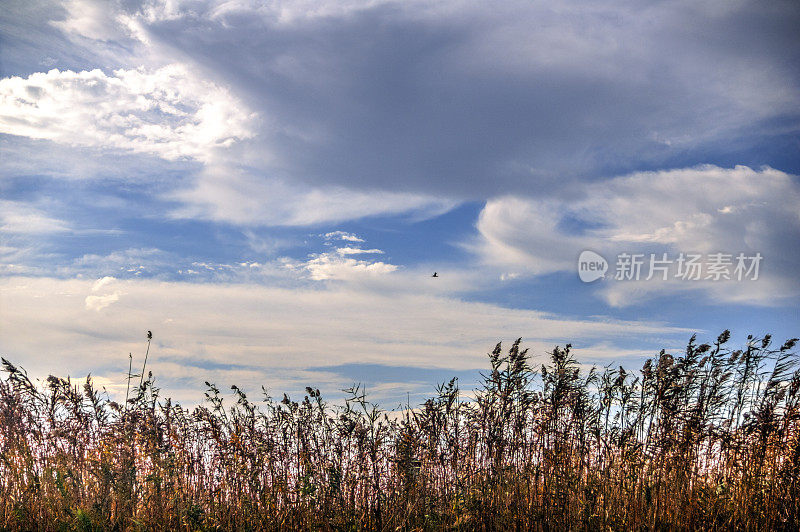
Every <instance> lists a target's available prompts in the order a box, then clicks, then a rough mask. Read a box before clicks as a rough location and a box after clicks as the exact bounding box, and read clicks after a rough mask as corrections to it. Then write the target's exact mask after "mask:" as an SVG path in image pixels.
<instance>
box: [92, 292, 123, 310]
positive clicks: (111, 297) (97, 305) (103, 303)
mask: <svg viewBox="0 0 800 532" xmlns="http://www.w3.org/2000/svg"><path fill="white" fill-rule="evenodd" d="M117 301H119V292H114V293H112V294H106V295H104V296H86V299H85V300H84V303H85V305H86V309H87V310H94V311H98V312H99V311H101V310H103V309H104V308H106V307H108V306H109V305H111V304H112V303H116V302H117Z"/></svg>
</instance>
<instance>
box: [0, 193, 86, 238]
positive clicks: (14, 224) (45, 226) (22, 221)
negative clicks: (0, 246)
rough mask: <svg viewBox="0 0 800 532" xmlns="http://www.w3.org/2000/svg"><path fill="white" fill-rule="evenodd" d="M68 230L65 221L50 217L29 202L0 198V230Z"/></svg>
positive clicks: (54, 231)
mask: <svg viewBox="0 0 800 532" xmlns="http://www.w3.org/2000/svg"><path fill="white" fill-rule="evenodd" d="M70 230H71V228H70V225H69V223H67V222H66V221H64V220H58V219H56V218H52V217H50V216H48V215H47V214H46V213H44V212H42V211H40V210H39V209H37V208H36V207H34V206H33V205H31V204H29V203H25V202H18V201H8V200H0V232H3V233H7V234H11V233H13V234H18V235H20V234H21V235H37V234H38V235H41V234H49V233H63V232H66V231H70Z"/></svg>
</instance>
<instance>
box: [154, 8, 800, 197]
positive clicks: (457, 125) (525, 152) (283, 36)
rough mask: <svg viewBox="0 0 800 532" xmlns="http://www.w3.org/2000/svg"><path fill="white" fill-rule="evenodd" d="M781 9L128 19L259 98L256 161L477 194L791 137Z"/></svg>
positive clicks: (197, 13) (793, 78) (239, 11)
mask: <svg viewBox="0 0 800 532" xmlns="http://www.w3.org/2000/svg"><path fill="white" fill-rule="evenodd" d="M325 5H327V4H325ZM796 6H797V4H796V3H793V2H772V3H769V4H755V3H746V2H719V3H702V4H697V3H689V2H685V3H684V2H660V3H657V4H653V5H651V6H647V7H643V6H642V5H640V4H635V3H627V2H618V3H615V4H611V5H607V6H605V7H601V6H598V5H596V4H594V3H577V2H573V3H565V4H561V3H558V4H555V3H551V2H548V3H530V2H524V3H521V2H520V3H517V2H503V3H500V4H491V5H489V4H486V5H485V6H483V7H476V6H473V5H462V4H453V3H451V4H437V5H428V4H424V5H423V4H417V3H403V4H382V5H377V6H374V7H370V8H364V9H355V8H346V7H339V8H336V9H334V8H331V9H330V12H329V13H327V14H315V15H309V14H308V13H307V12H305V11H304V10H303V9H302V8H297V12H296V13H292V12H291V8H285V9H283V10H282V11H281V10H278V9H271V8H268V7H265V6H263V5H250V4H249V3H247V2H242V3H238V4H236V6H235V7H229V6H226V7H214V6H211V5H207V4H205V3H202V2H192V3H190V4H185V7H179V8H177V9H173V10H171V11H169V12H167V11H164V12H163V13H161V15H163V16H161V15H160V14H159V12H157V11H156V12H153V11H151V12H150V14H149V20H148V22H146V23H145V26H144V27H145V28H146V32H147V36H148V38H149V39H151V41H152V42H154V43H157V44H159V45H161V46H163V47H166V48H164V49H168V50H169V51H170V54H172V53H175V52H176V51H177V52H178V53H179V54H180V56H181V57H183V58H184V59H186V60H190V61H194V62H195V63H196V64H197V65H199V66H200V67H201V68H203V69H204V70H205V72H206V73H208V74H209V75H211V76H213V77H214V78H215V80H216V81H217V82H224V83H225V84H227V85H228V86H230V87H231V88H232V89H233V90H234V91H236V92H237V93H238V94H239V95H240V96H241V97H243V98H245V99H246V101H248V102H249V104H250V105H251V106H252V108H253V109H255V110H257V111H259V112H260V113H261V115H262V117H263V119H264V124H265V126H264V128H265V129H264V131H263V134H262V135H261V136H260V139H261V140H262V141H263V142H264V143H265V144H264V145H263V149H268V150H269V151H270V152H271V153H273V154H274V155H275V157H276V158H275V160H274V161H273V162H272V163H271V165H270V168H269V171H270V173H271V174H272V175H280V176H281V177H283V178H287V179H291V180H304V181H307V182H310V183H312V184H337V185H345V186H348V187H353V188H358V189H387V188H388V189H393V190H398V189H399V190H404V191H422V192H429V193H435V194H444V195H447V196H450V197H461V198H480V197H486V196H488V195H492V194H496V193H499V192H516V193H523V194H530V193H542V192H543V191H547V190H552V189H554V188H555V187H557V185H559V184H563V183H564V182H565V181H567V182H568V181H570V180H571V179H577V178H594V177H600V176H610V175H613V174H616V173H621V172H626V171H632V170H636V169H644V168H653V167H659V166H678V165H681V166H686V165H691V164H697V163H705V162H714V160H715V157H717V156H719V154H725V155H726V156H728V157H730V156H731V153H730V152H731V149H732V148H731V146H736V148H735V151H736V152H737V153H740V154H746V153H747V152H748V150H750V149H752V148H753V147H754V146H756V145H759V143H760V144H763V142H764V139H765V138H778V139H783V142H786V140H785V139H786V138H787V137H788V138H793V137H794V138H796V135H797V133H798V124H799V123H800V121H798V117H800V113H798V111H797V110H798V108H799V107H798V103H800V99H799V98H798V68H797V66H796V65H797V64H798V60H799V59H800V39H798V38H797V37H796V36H795V34H796V31H795V30H796V28H797V27H800V16H798V15H799V14H800V9H798V8H797V7H796ZM795 145H796V144H795ZM795 149H796V148H795ZM742 156H743V155H742ZM734 157H735V154H734ZM766 162H769V161H766Z"/></svg>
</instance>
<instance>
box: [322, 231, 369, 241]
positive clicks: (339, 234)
mask: <svg viewBox="0 0 800 532" xmlns="http://www.w3.org/2000/svg"><path fill="white" fill-rule="evenodd" d="M322 236H323V237H324V238H325V240H345V241H347V242H363V241H364V239H363V238H361V237H359V236H358V235H354V234H353V233H348V232H346V231H331V232H330V233H325V234H324V235H322Z"/></svg>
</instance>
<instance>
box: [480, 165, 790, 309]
mask: <svg viewBox="0 0 800 532" xmlns="http://www.w3.org/2000/svg"><path fill="white" fill-rule="evenodd" d="M796 179H797V178H796V177H795V176H792V175H789V174H786V173H783V172H780V171H778V170H774V169H771V168H764V169H762V170H753V169H750V168H748V167H745V166H737V167H735V168H732V169H724V168H719V167H715V166H702V167H696V168H686V169H679V170H668V171H658V172H640V173H635V174H631V175H628V176H623V177H618V178H615V179H612V180H609V181H604V182H596V183H592V184H587V185H585V186H584V187H583V188H582V189H581V190H578V191H576V193H575V194H574V195H573V196H572V197H570V198H568V199H566V198H563V199H562V198H558V199H553V198H550V199H538V200H534V199H524V198H518V197H504V198H498V199H494V200H491V201H489V202H487V204H486V206H485V207H484V209H483V211H482V212H481V214H480V217H479V221H478V224H477V227H478V231H479V233H480V238H479V239H478V241H477V243H476V244H475V245H474V247H473V249H474V250H476V251H477V252H478V253H479V255H480V257H481V258H482V260H483V261H484V262H486V263H488V264H492V265H494V266H497V267H499V268H505V269H510V270H512V271H516V272H517V273H520V272H522V273H527V274H533V275H540V274H545V273H552V272H557V271H569V272H574V271H575V268H576V261H577V257H578V255H579V254H580V252H581V251H583V250H585V249H590V250H594V251H597V252H600V253H601V254H602V255H604V256H605V257H606V258H607V259H610V258H611V257H614V256H616V255H617V254H618V253H620V252H628V253H634V252H640V251H644V250H647V251H652V252H659V251H661V252H666V251H669V252H673V253H676V254H677V253H679V252H684V253H695V252H696V253H701V254H710V253H720V252H721V253H729V254H734V255H735V254H737V253H740V252H747V253H748V254H750V255H752V254H755V253H757V252H760V253H761V254H762V255H763V256H764V261H763V262H764V264H763V265H762V269H761V272H762V276H761V278H760V279H759V280H758V281H757V282H751V283H747V282H697V283H693V282H685V281H684V282H681V281H678V280H673V281H670V282H659V281H658V280H655V281H654V282H649V283H643V282H637V283H606V284H605V286H606V288H605V289H604V293H605V296H606V297H607V299H608V300H609V301H610V302H611V303H613V304H617V305H621V304H626V303H630V302H634V301H638V300H640V299H642V298H644V297H647V295H648V294H653V293H654V292H664V293H673V294H674V293H675V292H677V291H689V290H696V289H701V290H704V291H707V292H709V293H710V294H712V295H713V296H714V297H715V298H716V299H717V300H720V301H732V302H741V303H744V302H750V303H759V304H769V303H772V302H776V303H780V302H782V301H785V300H786V299H787V298H791V297H794V295H796V294H797V293H798V292H800V287H798V279H797V277H796V274H795V271H796V264H797V261H798V260H800V255H799V253H800V250H798V248H797V246H796V245H795V243H796V242H798V241H800V211H798V210H797V208H796V205H798V204H800V187H798V184H797V181H796ZM613 267H614V265H612V268H613Z"/></svg>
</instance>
